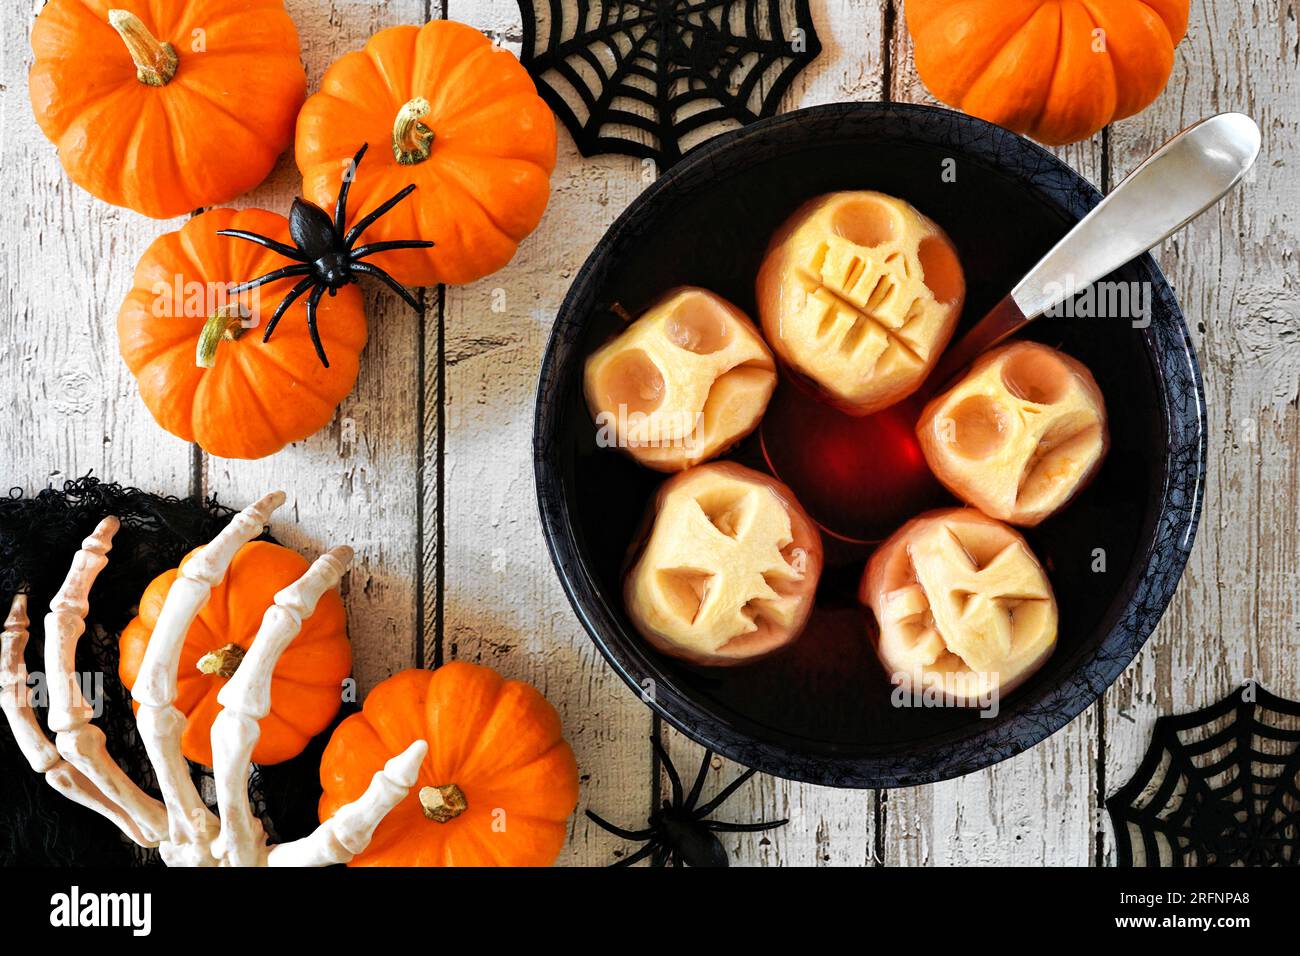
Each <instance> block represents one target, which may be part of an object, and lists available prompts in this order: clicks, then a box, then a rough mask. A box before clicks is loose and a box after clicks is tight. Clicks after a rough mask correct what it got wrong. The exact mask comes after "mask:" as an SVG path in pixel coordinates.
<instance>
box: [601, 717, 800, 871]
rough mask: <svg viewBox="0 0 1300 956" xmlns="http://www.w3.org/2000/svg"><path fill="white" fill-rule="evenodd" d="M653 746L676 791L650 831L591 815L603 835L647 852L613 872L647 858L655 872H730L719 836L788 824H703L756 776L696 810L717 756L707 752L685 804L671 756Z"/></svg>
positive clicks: (743, 778)
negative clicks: (681, 868)
mask: <svg viewBox="0 0 1300 956" xmlns="http://www.w3.org/2000/svg"><path fill="white" fill-rule="evenodd" d="M650 742H651V743H652V744H654V748H655V750H656V751H657V752H658V754H659V759H660V760H662V761H663V764H664V769H665V770H667V771H668V779H669V781H670V782H671V783H672V786H673V798H672V800H671V801H670V800H665V801H664V802H663V807H662V808H660V809H658V810H655V811H654V812H653V813H651V814H650V826H649V827H647V828H646V829H644V830H625V829H623V828H622V827H617V826H614V824H612V823H610V822H609V821H608V820H605V819H603V818H602V817H600V816H599V815H597V814H596V813H594V812H593V811H591V810H588V811H587V817H588V818H589V819H590V820H591V821H592V822H593V823H595V824H596V825H597V826H599V827H600V828H601V829H602V830H606V831H608V832H610V833H612V834H614V835H615V836H620V837H622V838H623V839H625V840H636V841H645V846H643V847H641V849H639V850H637V851H636V852H635V853H633V854H631V855H629V856H625V857H623V858H622V859H620V860H617V861H615V862H614V863H611V864H610V865H611V866H631V865H632V864H633V863H636V862H638V861H640V860H644V859H645V858H646V857H647V856H648V857H650V865H651V866H667V865H668V863H669V862H671V863H672V865H673V866H682V865H685V866H727V865H728V862H727V851H726V850H724V849H723V848H722V841H720V840H719V839H718V837H717V834H719V833H758V832H760V831H763V830H774V829H776V828H777V827H783V826H785V825H786V824H787V823H789V822H790V821H789V820H771V821H767V822H763V823H722V822H721V821H718V820H707V819H705V818H706V817H707V816H708V815H709V814H710V813H712V812H713V811H714V810H716V809H717V808H718V807H720V806H722V804H723V803H724V802H725V801H726V799H727V798H728V797H729V796H731V795H732V794H733V793H735V792H736V791H737V790H738V789H740V788H741V787H742V786H744V784H745V783H746V782H747V781H748V780H749V778H750V777H752V776H754V771H753V770H746V771H745V772H744V773H742V774H741V775H740V776H739V777H737V778H736V779H735V780H733V781H731V783H729V784H728V785H727V786H726V788H725V789H723V791H722V792H721V793H719V794H718V795H717V796H716V797H714V798H713V799H712V800H710V801H709V802H708V803H706V804H705V805H704V806H702V807H697V806H695V804H696V801H698V800H699V799H700V791H701V790H702V789H703V788H704V777H705V774H706V773H707V772H708V769H709V762H710V761H711V760H712V759H713V751H712V750H706V751H705V752H704V760H703V761H701V763H700V772H699V773H698V774H697V775H696V777H695V783H694V784H693V785H692V786H691V792H690V794H688V795H687V796H686V798H685V799H683V798H682V778H681V777H679V776H678V775H677V768H676V767H674V766H673V762H672V760H670V759H669V757H668V752H667V751H666V750H664V745H663V744H662V743H661V742H660V740H659V735H658V734H655V735H654V736H652V737H651V738H650Z"/></svg>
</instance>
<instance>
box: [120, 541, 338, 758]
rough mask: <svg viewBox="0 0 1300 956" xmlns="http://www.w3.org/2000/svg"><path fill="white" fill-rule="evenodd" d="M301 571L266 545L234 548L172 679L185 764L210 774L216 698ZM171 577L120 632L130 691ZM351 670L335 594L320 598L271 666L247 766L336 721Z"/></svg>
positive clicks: (290, 750)
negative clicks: (266, 702)
mask: <svg viewBox="0 0 1300 956" xmlns="http://www.w3.org/2000/svg"><path fill="white" fill-rule="evenodd" d="M193 553H194V552H193V551H191V552H190V554H193ZM188 558H189V555H186V560H188ZM184 563H185V561H184V560H182V561H181V564H182V565H183V564H184ZM307 568H308V562H307V559H306V558H304V557H302V556H301V555H299V554H298V553H297V552H295V551H290V550H289V549H288V548H283V547H281V546H280V545H278V544H272V543H271V542H269V541H252V542H250V543H248V544H246V545H244V546H243V547H242V548H240V549H239V551H238V553H236V555H235V558H234V560H233V561H231V563H230V570H229V571H228V572H227V574H226V578H225V580H224V581H222V582H221V583H220V584H218V585H217V586H216V587H215V588H213V589H212V597H211V598H210V599H209V600H208V603H207V604H205V605H204V607H203V609H202V610H201V611H199V613H198V616H197V617H196V618H195V619H194V623H193V624H191V625H190V629H189V632H188V633H187V634H186V635H185V643H184V645H182V647H181V659H180V667H179V670H178V674H177V677H178V680H177V690H178V693H177V696H176V707H177V709H178V710H180V711H181V712H182V713H183V714H185V715H186V716H187V717H188V718H189V719H188V722H187V723H186V725H185V731H184V733H183V734H182V736H181V750H182V752H184V754H185V756H186V757H187V758H188V759H190V760H193V761H195V762H197V763H201V764H204V765H205V766H209V767H210V766H212V740H211V734H212V721H213V720H214V719H215V718H216V716H217V713H218V712H219V711H220V710H221V705H220V704H219V703H218V702H217V694H218V692H219V691H220V690H221V688H222V687H224V686H225V684H226V681H227V679H229V677H230V675H232V674H233V673H234V672H235V668H236V667H238V666H239V662H240V661H241V660H242V659H243V657H244V653H245V652H246V651H247V650H248V649H249V647H251V646H252V644H253V638H254V637H256V636H257V629H258V627H260V626H261V623H262V616H263V615H264V614H265V613H266V609H267V608H268V607H270V606H271V605H272V604H273V603H274V600H275V594H276V592H277V591H279V590H280V589H282V588H285V587H288V586H289V585H290V584H292V583H293V582H294V581H296V580H298V578H300V577H302V575H304V574H305V573H306V572H307ZM176 573H177V569H175V568H173V569H172V570H170V571H164V572H163V573H162V574H160V575H158V577H156V578H154V579H153V582H152V583H150V585H149V587H148V588H146V589H145V592H144V596H143V597H142V598H140V611H139V614H138V615H137V616H136V618H135V619H134V620H132V621H131V623H130V624H128V625H127V626H126V630H124V631H123V632H122V636H121V638H120V640H119V650H120V652H121V658H120V661H119V664H118V673H119V675H120V676H121V678H122V683H123V684H124V685H125V686H126V688H127V689H128V690H130V689H131V688H132V687H134V686H135V680H136V677H137V676H138V675H139V673H140V665H141V664H142V663H143V661H144V651H145V648H146V647H148V646H149V638H150V636H151V635H152V634H153V629H154V627H155V626H156V625H157V623H158V615H159V613H160V612H161V611H162V606H163V602H164V601H165V600H166V599H167V592H168V591H170V590H171V586H172V582H173V581H175V580H176ZM351 671H352V646H351V644H350V643H349V642H348V632H347V615H346V613H345V612H344V610H343V600H342V599H341V598H340V597H339V594H338V591H326V592H325V594H324V595H323V596H322V597H321V599H320V603H319V604H318V605H317V606H316V611H315V613H314V614H312V616H311V617H309V618H307V619H305V620H304V621H303V623H302V630H301V631H300V632H299V633H298V636H297V637H295V638H294V639H293V642H292V643H291V644H290V645H289V647H288V649H287V650H285V652H284V655H283V656H282V657H281V658H280V660H279V661H278V662H277V663H276V665H275V672H274V673H273V674H272V676H271V712H270V713H269V714H268V715H267V716H266V717H265V718H264V719H263V720H262V722H261V736H260V737H259V738H258V741H257V746H256V747H254V748H253V762H254V763H264V764H266V763H279V762H281V761H282V760H288V759H290V758H291V757H296V756H297V755H298V754H300V753H302V750H303V748H304V747H306V746H307V742H308V741H309V740H311V738H312V737H314V736H315V735H316V734H318V733H320V732H321V731H322V730H324V729H325V728H326V727H328V726H329V724H330V721H332V720H333V719H334V715H335V714H337V713H338V710H339V705H340V704H341V703H342V699H343V690H342V683H343V680H344V678H346V677H347V676H348V674H349V673H351Z"/></svg>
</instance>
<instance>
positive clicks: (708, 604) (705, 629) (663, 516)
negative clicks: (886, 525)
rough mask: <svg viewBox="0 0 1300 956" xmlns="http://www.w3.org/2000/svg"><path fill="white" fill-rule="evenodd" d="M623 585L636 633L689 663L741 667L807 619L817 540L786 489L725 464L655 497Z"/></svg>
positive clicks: (692, 473) (677, 481)
mask: <svg viewBox="0 0 1300 956" xmlns="http://www.w3.org/2000/svg"><path fill="white" fill-rule="evenodd" d="M642 542H643V543H641V544H640V545H639V547H640V552H639V554H638V553H637V552H636V550H635V548H634V552H633V553H634V563H633V564H632V567H631V570H630V571H629V572H628V574H627V578H626V580H625V582H624V589H623V591H624V601H625V603H626V606H627V611H628V614H629V616H630V617H631V619H632V623H633V624H634V625H636V628H637V630H638V631H640V632H641V634H642V635H644V636H645V637H646V639H647V640H649V641H650V643H651V644H653V645H654V646H655V647H657V648H658V649H659V650H661V651H663V652H664V653H666V654H671V655H673V656H674V657H680V658H683V659H685V660H688V661H692V662H694V663H697V664H710V665H728V664H744V663H748V662H749V661H753V660H756V659H757V658H759V657H761V656H763V655H766V654H769V653H771V652H773V651H775V650H777V649H779V648H781V647H784V646H785V645H786V644H789V643H790V642H791V641H793V640H794V639H795V638H796V637H798V636H799V632H800V631H802V630H803V627H804V624H806V623H807V621H808V615H809V614H810V613H811V611H812V606H813V595H814V592H815V591H816V590H817V581H818V578H819V577H820V576H821V569H822V543H821V536H820V535H819V534H818V532H817V529H816V527H815V526H814V525H813V523H812V521H811V520H810V519H809V518H808V515H807V514H806V513H805V512H804V510H803V509H802V508H801V507H800V506H799V503H798V502H797V501H795V499H794V497H793V495H791V493H790V490H789V489H788V488H786V487H785V486H784V485H782V484H781V483H780V482H778V481H776V480H775V479H774V478H770V477H768V476H767V475H764V474H761V473H760V472H757V471H753V470H751V469H749V468H745V467H743V466H741V465H737V464H735V463H733V462H714V463H711V464H707V465H700V466H699V467H697V468H692V469H690V470H689V471H686V472H683V473H682V474H680V475H677V476H675V477H673V478H671V479H669V480H668V481H667V482H665V483H664V485H663V487H661V488H660V489H659V492H658V494H657V495H656V496H655V499H654V502H653V504H652V506H651V512H650V514H649V515H648V516H647V527H646V531H645V534H644V536H643V538H642Z"/></svg>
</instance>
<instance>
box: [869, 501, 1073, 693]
mask: <svg viewBox="0 0 1300 956" xmlns="http://www.w3.org/2000/svg"><path fill="white" fill-rule="evenodd" d="M859 597H860V598H861V600H862V602H863V603H864V604H866V605H868V606H869V607H870V608H871V610H872V611H873V612H874V613H875V616H876V622H877V624H878V625H879V629H878V630H879V633H878V636H877V638H876V653H877V654H878V655H879V657H880V661H881V663H882V664H883V665H884V667H885V670H886V671H887V672H888V673H889V674H890V678H891V680H893V681H894V683H895V684H901V685H904V686H907V687H910V688H913V689H916V688H917V684H918V682H919V683H920V685H921V687H922V688H931V687H933V688H936V689H939V690H941V691H942V693H943V695H944V697H945V699H946V700H948V701H951V702H955V703H957V704H962V705H965V704H973V703H976V702H979V701H980V699H981V698H982V697H985V696H986V695H988V694H990V693H1007V692H1009V691H1011V690H1012V689H1014V688H1015V687H1016V686H1017V685H1018V684H1020V683H1021V682H1022V681H1024V680H1025V679H1026V678H1028V677H1029V676H1030V675H1031V674H1033V673H1034V671H1036V670H1037V669H1038V668H1039V667H1040V666H1042V664H1043V662H1044V661H1045V660H1046V659H1047V658H1048V657H1049V656H1050V655H1051V653H1052V650H1053V648H1055V646H1056V624H1057V612H1056V598H1055V596H1054V595H1053V593H1052V586H1051V584H1050V583H1049V582H1048V580H1047V575H1046V574H1045V573H1044V572H1043V568H1042V565H1040V564H1039V563H1038V559H1037V558H1036V557H1035V556H1034V554H1033V552H1032V551H1030V549H1029V545H1028V544H1027V543H1026V542H1025V539H1024V538H1023V537H1021V536H1020V534H1019V533H1018V532H1016V531H1015V530H1014V529H1012V528H1010V527H1008V526H1007V525H1005V524H1002V523H1001V522H1000V521H995V520H993V519H992V518H990V517H988V516H986V515H983V514H981V513H980V512H978V511H976V510H974V509H973V508H950V509H943V510H940V511H931V512H927V513H926V514H923V515H921V516H920V517H917V518H914V519H912V520H911V521H909V522H908V523H907V524H905V525H903V527H902V528H900V529H899V530H898V531H896V532H895V533H894V534H893V535H892V536H891V537H890V538H889V539H888V540H887V541H885V543H884V544H882V545H881V546H880V547H879V548H878V549H877V550H876V553H875V554H873V555H872V557H871V560H870V562H868V564H867V569H866V572H865V573H864V574H863V576H862V585H861V590H860V592H859Z"/></svg>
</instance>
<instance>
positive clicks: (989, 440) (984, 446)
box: [935, 395, 1007, 459]
mask: <svg viewBox="0 0 1300 956" xmlns="http://www.w3.org/2000/svg"><path fill="white" fill-rule="evenodd" d="M935 427H936V428H939V429H943V430H944V432H945V434H944V437H945V439H946V440H947V442H948V446H949V447H950V448H952V450H953V451H955V452H957V454H959V455H961V456H962V457H964V458H973V459H979V458H987V457H988V456H989V455H991V454H993V453H994V452H995V451H997V450H998V449H999V448H1000V447H1002V444H1003V442H1005V441H1006V440H1007V432H1006V419H1005V416H1004V415H1003V413H1002V406H1000V405H999V404H998V403H997V402H996V401H994V400H993V399H991V398H989V397H988V396H987V395H972V396H970V397H969V398H965V399H962V401H960V402H959V403H958V404H957V407H956V408H954V409H953V410H952V411H951V412H950V413H949V414H948V415H947V420H946V421H945V419H944V418H942V417H941V418H938V419H936V420H935Z"/></svg>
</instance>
